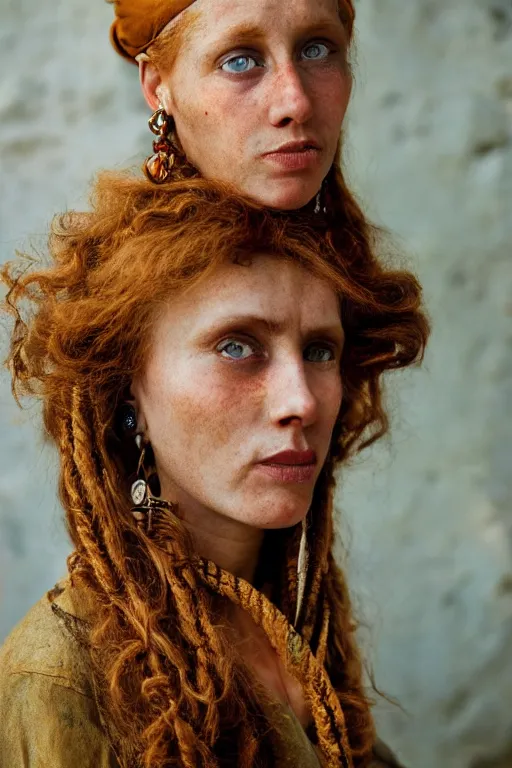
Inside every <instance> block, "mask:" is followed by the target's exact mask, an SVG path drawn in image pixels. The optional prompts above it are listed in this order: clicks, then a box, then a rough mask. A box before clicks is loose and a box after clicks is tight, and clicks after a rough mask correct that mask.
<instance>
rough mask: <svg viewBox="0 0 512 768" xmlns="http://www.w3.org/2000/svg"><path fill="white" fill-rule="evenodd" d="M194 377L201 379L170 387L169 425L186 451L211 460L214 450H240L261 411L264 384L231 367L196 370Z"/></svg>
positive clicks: (168, 397) (168, 399)
mask: <svg viewBox="0 0 512 768" xmlns="http://www.w3.org/2000/svg"><path fill="white" fill-rule="evenodd" d="M187 378H188V379H189V378H190V376H188V377H187ZM195 378H196V379H197V381H198V382H199V383H197V384H195V385H194V384H193V382H191V381H187V384H186V387H183V386H179V387H175V388H172V389H170V390H169V391H168V393H167V398H166V399H167V402H168V409H169V419H168V422H169V429H170V430H172V429H173V427H172V425H173V424H174V429H175V431H176V433H177V434H176V437H178V436H179V442H180V443H181V444H182V450H183V451H184V452H185V453H187V452H189V451H191V450H193V452H194V454H195V456H196V457H198V458H199V457H202V458H208V459H209V461H211V459H212V452H217V453H219V452H223V451H224V452H225V451H231V452H233V451H236V450H238V447H239V446H240V444H241V442H243V441H244V440H245V438H246V437H247V434H248V430H249V429H250V427H251V425H253V424H254V423H255V421H256V420H257V418H258V414H259V413H260V412H261V399H262V397H263V396H264V386H263V384H262V382H260V381H259V380H258V379H254V378H253V377H246V376H243V375H241V376H237V375H236V374H235V373H234V371H231V370H225V371H221V372H216V373H213V372H212V371H209V372H207V375H201V373H200V372H197V376H196V377H195ZM170 444H171V445H172V444H173V443H172V440H171V441H170Z"/></svg>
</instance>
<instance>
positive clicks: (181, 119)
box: [175, 87, 257, 179]
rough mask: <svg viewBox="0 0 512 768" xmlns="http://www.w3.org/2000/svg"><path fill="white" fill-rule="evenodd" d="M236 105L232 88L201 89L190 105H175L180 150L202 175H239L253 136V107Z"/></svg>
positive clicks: (245, 103) (238, 103)
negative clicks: (235, 171)
mask: <svg viewBox="0 0 512 768" xmlns="http://www.w3.org/2000/svg"><path fill="white" fill-rule="evenodd" d="M243 103H244V108H243V109H242V108H241V106H240V99H239V98H237V97H236V93H235V92H234V89H232V90H226V88H225V87H218V88H213V87H209V88H203V89H201V90H200V91H197V90H196V92H195V98H194V99H193V100H191V101H190V102H188V101H187V102H180V103H179V104H177V105H176V109H175V120H176V127H177V131H178V135H179V137H180V141H181V143H182V145H183V149H184V150H185V153H186V154H187V156H188V158H189V159H190V161H191V162H192V163H193V164H194V165H196V166H197V167H198V168H199V169H200V170H201V172H203V173H204V174H205V175H213V173H212V172H214V175H215V177H218V178H221V179H222V178H226V177H229V176H230V173H231V172H232V171H233V170H234V169H236V170H237V174H239V173H240V172H241V170H242V168H243V164H244V158H245V157H246V155H247V152H248V148H249V146H250V143H251V139H252V136H253V134H254V128H255V125H257V120H256V119H255V114H254V113H255V108H257V105H254V104H251V103H247V100H245V99H244V102H243Z"/></svg>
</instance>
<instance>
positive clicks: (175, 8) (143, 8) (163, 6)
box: [108, 0, 355, 61]
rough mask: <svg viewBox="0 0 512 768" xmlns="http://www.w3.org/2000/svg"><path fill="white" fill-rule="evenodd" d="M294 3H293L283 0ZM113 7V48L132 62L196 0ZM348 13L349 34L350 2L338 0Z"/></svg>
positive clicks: (118, 1) (129, 0)
mask: <svg viewBox="0 0 512 768" xmlns="http://www.w3.org/2000/svg"><path fill="white" fill-rule="evenodd" d="M284 1H285V2H293V0H284ZM108 2H111V3H113V4H114V6H115V11H116V18H115V21H114V23H113V24H112V27H111V29H110V39H111V41H112V45H113V46H114V48H115V49H116V51H117V52H118V53H120V54H121V56H124V57H125V58H126V59H129V60H131V61H135V57H136V56H138V54H139V53H142V52H143V51H145V50H146V49H147V48H149V46H150V45H151V43H152V42H153V41H154V40H155V38H156V37H158V35H159V34H160V32H161V31H162V30H163V29H164V27H166V26H167V24H168V23H169V22H170V21H172V20H173V19H174V18H175V17H176V16H177V15H178V14H179V13H181V12H182V11H184V10H185V8H188V7H189V6H191V5H192V4H193V3H194V2H195V0H108ZM339 3H340V5H341V6H343V8H344V9H346V11H347V16H348V27H349V33H350V34H352V25H353V21H354V15H355V13H354V6H353V0H339Z"/></svg>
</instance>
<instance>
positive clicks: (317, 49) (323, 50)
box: [303, 43, 330, 61]
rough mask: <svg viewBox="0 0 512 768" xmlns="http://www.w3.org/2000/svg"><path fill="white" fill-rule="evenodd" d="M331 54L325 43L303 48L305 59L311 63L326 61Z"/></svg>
mask: <svg viewBox="0 0 512 768" xmlns="http://www.w3.org/2000/svg"><path fill="white" fill-rule="evenodd" d="M329 53H330V48H329V47H328V46H327V45H325V43H310V44H309V45H306V47H305V48H303V55H304V58H305V59H309V60H310V61H318V60H319V59H326V58H327V56H328V55H329Z"/></svg>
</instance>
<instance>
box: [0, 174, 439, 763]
mask: <svg viewBox="0 0 512 768" xmlns="http://www.w3.org/2000/svg"><path fill="white" fill-rule="evenodd" d="M314 220H315V219H314V216H313V217H312V218H311V221H314ZM308 221H309V220H308V218H307V217H306V216H305V215H304V213H303V212H300V213H298V214H295V215H287V216H284V215H282V214H280V213H277V212H276V213H272V212H271V211H269V210H268V209H265V208H261V207H260V206H258V205H256V204H255V203H250V202H248V201H247V200H244V199H243V198H241V197H239V196H236V195H234V194H233V193H230V192H229V191H227V190H226V188H225V187H222V186H220V185H214V184H213V183H212V182H207V181H206V180H203V179H200V178H197V179H193V180H190V179H189V180H187V181H185V182H183V181H180V180H177V181H174V182H172V183H170V184H168V185H164V186H162V187H156V186H154V185H152V184H151V183H149V182H147V181H138V180H135V179H131V178H129V177H120V178H116V177H108V176H106V177H104V178H103V179H102V180H101V181H100V183H99V185H98V187H97V190H96V197H95V205H94V208H93V211H92V213H89V214H82V215H70V216H67V217H64V218H63V219H62V220H61V221H60V223H59V225H58V226H57V227H55V228H54V232H53V237H52V240H51V253H52V257H53V261H52V263H51V264H50V266H49V267H48V268H47V269H40V270H36V269H34V268H33V269H32V270H31V271H28V272H27V270H26V269H25V268H24V269H17V268H16V267H15V266H14V265H11V266H10V267H6V268H5V269H4V271H3V277H4V279H5V280H6V281H7V283H8V286H9V293H8V299H7V306H8V307H9V308H10V310H11V311H12V312H13V313H14V316H15V326H14V332H13V337H12V345H11V354H10V365H11V371H12V375H13V386H14V390H15V392H16V393H18V394H24V393H37V394H39V395H40V396H41V397H42V400H43V406H44V423H45V428H46V431H47V433H48V434H49V435H50V436H51V438H52V439H53V441H54V442H55V444H56V445H57V448H58V450H59V455H60V464H61V479H60V494H61V499H62V502H63V505H64V508H65V511H66V517H67V523H68V529H69V532H70V536H71V538H72V541H73V545H74V548H75V552H74V554H73V555H72V556H71V557H70V559H69V562H68V566H69V571H70V577H69V578H68V579H67V580H65V581H64V582H62V583H61V584H60V585H59V586H58V587H57V588H56V589H55V590H54V591H53V593H52V594H51V595H50V599H49V600H47V599H43V600H42V601H41V603H40V604H38V605H37V606H36V607H35V608H34V609H33V610H32V611H31V612H30V613H29V614H28V616H27V617H26V619H25V620H24V622H22V624H21V625H20V626H19V627H18V628H17V629H16V630H15V631H14V632H13V633H12V635H11V637H10V639H9V640H8V641H7V643H6V645H5V646H4V648H3V650H2V652H1V654H0V677H1V679H0V714H1V718H0V720H1V722H2V729H1V734H2V735H1V739H0V762H1V763H2V765H4V764H5V765H8V766H11V765H12V766H15V765H16V766H17V765H28V766H30V768H34V767H35V766H39V765H52V766H55V768H68V767H69V768H71V766H73V767H74V766H76V765H80V766H88V765H90V766H95V767H97V766H110V767H112V766H122V767H123V768H124V766H148V768H149V766H151V767H152V768H160V767H163V766H170V765H177V766H187V767H188V768H190V767H191V766H212V767H213V766H258V765H259V766H286V765H294V766H295V765H301V766H312V767H313V766H314V767H315V768H317V766H319V765H323V766H329V768H331V767H332V766H344V767H347V766H354V768H361V767H362V766H368V765H374V766H376V765H393V764H394V763H393V762H391V761H389V762H388V761H387V760H384V759H383V760H379V759H377V758H375V757H374V729H373V724H372V718H371V713H370V702H369V700H368V698H367V696H366V694H365V691H364V686H363V681H362V669H361V662H360V658H359V654H358V650H357V645H356V642H355V637H354V633H355V623H354V621H353V617H352V614H351V607H350V601H349V598H348V593H347V588H346V584H345V581H344V578H343V574H342V572H341V571H340V569H339V568H338V566H337V565H336V564H335V561H334V558H333V554H332V548H333V517H332V489H333V484H334V480H333V473H334V469H335V467H336V466H337V465H338V464H339V463H340V462H342V461H343V460H345V459H346V458H347V456H348V455H349V454H350V452H352V451H354V450H356V449H357V448H360V447H361V446H362V445H367V444H368V443H369V442H372V441H373V440H375V439H377V438H378V437H379V436H381V435H382V434H383V433H384V432H385V430H386V426H387V419H386V414H385V411H384V409H383V405H382V401H381V378H382V374H383V372H384V371H386V370H388V369H394V368H400V367H404V366H407V365H409V364H411V363H413V362H414V361H415V360H417V359H419V358H420V357H421V355H422V352H423V348H424V344H425V341H426V337H427V332H428V326H427V322H426V320H425V317H424V316H423V314H422V312H421V307H420V290H419V286H418V284H417V282H416V281H415V279H414V278H413V277H412V276H411V275H409V274H407V273H404V272H401V271H393V270H391V269H389V268H384V267H383V266H382V265H380V264H379V262H378V261H377V260H376V259H375V258H374V257H373V256H372V254H371V252H362V250H361V246H360V244H359V242H358V241H357V239H355V238H354V237H353V234H352V232H351V231H350V230H349V229H347V230H346V232H345V235H343V236H344V237H345V241H344V242H343V243H341V245H342V246H343V250H340V248H339V246H340V241H339V242H338V243H337V245H336V247H334V246H333V244H332V241H331V240H332V239H331V238H330V237H329V236H323V235H322V233H321V232H320V231H319V230H318V229H316V228H314V227H312V226H311V222H310V221H309V223H308ZM366 235H367V236H369V235H368V233H366ZM340 238H341V235H340ZM342 252H343V253H346V254H347V258H344V257H342V256H341V255H340V254H341V253H342ZM353 265H356V266H357V268H356V269H354V267H353ZM27 301H29V302H31V304H32V307H33V312H32V314H31V315H30V316H29V318H27V319H23V317H22V314H21V313H22V312H23V311H24V309H25V308H26V306H27ZM130 494H131V498H130Z"/></svg>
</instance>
